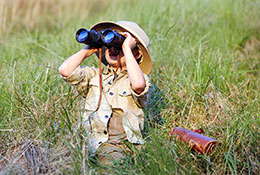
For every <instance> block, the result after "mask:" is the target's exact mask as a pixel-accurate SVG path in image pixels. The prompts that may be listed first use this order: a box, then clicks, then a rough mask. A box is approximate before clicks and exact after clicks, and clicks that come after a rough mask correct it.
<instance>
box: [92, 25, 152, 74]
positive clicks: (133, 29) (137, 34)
mask: <svg viewBox="0 0 260 175" xmlns="http://www.w3.org/2000/svg"><path fill="white" fill-rule="evenodd" d="M91 29H95V30H96V31H101V30H103V29H112V30H114V31H116V32H119V31H121V32H129V33H130V34H131V35H132V36H133V37H134V38H135V39H136V42H137V46H138V47H139V48H140V50H141V52H142V60H141V61H140V62H139V66H140V68H141V69H142V71H143V73H145V74H146V75H148V74H149V73H150V72H151V70H152V58H151V56H150V53H149V38H148V36H147V35H146V33H145V32H144V31H143V30H142V29H141V27H139V26H138V25H137V24H136V23H134V22H130V21H119V22H111V21H104V22H99V23H97V24H95V25H93V26H92V27H91V28H90V30H91ZM104 52H105V49H104V48H103V49H102V62H103V63H104V64H105V65H107V62H106V59H105V54H104ZM97 55H98V53H97Z"/></svg>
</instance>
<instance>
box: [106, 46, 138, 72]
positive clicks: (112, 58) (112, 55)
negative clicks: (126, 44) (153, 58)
mask: <svg viewBox="0 0 260 175" xmlns="http://www.w3.org/2000/svg"><path fill="white" fill-rule="evenodd" d="M132 54H133V56H134V57H135V59H138V58H139V57H140V54H141V52H140V50H139V48H138V47H135V48H133V49H132ZM118 56H119V61H120V65H121V67H122V68H125V67H126V63H125V55H124V53H123V51H122V49H119V48H116V47H110V48H106V51H105V57H106V60H107V62H108V63H109V65H110V66H112V67H114V68H117V67H118V62H117V57H118Z"/></svg>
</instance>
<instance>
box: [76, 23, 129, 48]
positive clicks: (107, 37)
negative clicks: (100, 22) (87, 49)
mask: <svg viewBox="0 0 260 175" xmlns="http://www.w3.org/2000/svg"><path fill="white" fill-rule="evenodd" d="M75 38H76V40H77V41H78V42H79V43H84V44H87V45H90V46H93V47H96V48H101V47H102V46H106V47H118V48H119V47H121V46H122V44H123V42H124V40H125V37H123V36H122V35H120V34H119V33H117V32H115V31H114V30H112V29H105V30H102V31H96V30H94V29H91V30H90V31H88V30H87V29H85V28H80V29H79V30H78V31H77V32H76V36H75Z"/></svg>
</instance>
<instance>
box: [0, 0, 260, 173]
mask: <svg viewBox="0 0 260 175" xmlns="http://www.w3.org/2000/svg"><path fill="white" fill-rule="evenodd" d="M259 12H260V1H258V0H160V1H159V0H142V1H140V0H130V1H126V0H109V1H108V0H95V1H94V0H92V1H91V0H77V1H74V0H37V1H36V0H26V1H24V0H0V53H1V56H0V66H1V69H0V79H1V81H0V174H15V173H16V174H100V172H101V171H100V169H101V167H99V166H97V165H96V164H95V162H94V161H93V160H91V159H90V158H89V157H88V154H87V149H86V147H85V145H86V143H85V139H84V129H82V128H78V127H77V126H78V124H77V121H78V116H79V115H80V111H79V109H78V106H79V103H80V101H81V99H80V98H79V97H77V96H76V95H75V94H74V90H73V89H72V88H71V87H69V86H68V85H67V84H66V83H65V82H63V81H62V79H61V78H60V75H59V73H58V71H57V69H58V67H59V65H60V64H61V63H62V62H63V61H64V60H65V59H66V58H67V57H69V56H70V55H72V54H73V53H75V52H77V51H78V50H80V49H81V48H82V47H83V45H81V44H78V43H77V42H76V41H75V38H74V36H75V32H76V30H77V29H78V28H80V27H86V28H89V27H90V26H92V25H93V24H95V23H96V22H99V21H103V20H112V21H119V20H130V21H135V22H137V23H138V24H139V25H140V26H141V27H142V28H143V29H144V30H145V32H146V33H147V35H148V36H149V37H150V42H151V44H150V49H151V54H152V56H153V60H154V62H153V71H152V73H151V75H150V78H151V80H152V83H153V88H152V90H153V94H152V97H151V100H150V103H149V105H148V106H147V108H146V109H145V114H146V131H145V135H146V138H147V142H146V144H145V147H144V148H143V149H142V150H140V151H139V152H138V154H137V155H136V156H129V157H128V158H127V159H126V161H125V163H124V164H122V165H121V164H118V165H115V167H113V168H112V167H106V171H108V172H110V174H259V173H260V170H259V169H260V166H259V165H260V163H259V161H260V147H259V140H260V132H259V131H260V129H259V128H260V119H259V115H260V100H259V99H260V98H259V90H260V89H259V88H260V87H259V86H260V80H259V77H260V20H259V19H260V13H259ZM84 64H87V65H94V66H97V59H96V58H94V57H93V58H90V59H88V60H87V61H85V62H84ZM174 126H180V127H184V128H187V129H197V128H203V129H204V130H205V135H207V136H209V137H212V138H214V139H217V140H219V141H220V143H221V144H219V145H218V147H217V148H216V149H215V150H214V152H213V153H212V154H211V155H201V154H199V153H196V152H193V151H191V150H190V149H189V147H188V146H186V145H184V144H183V143H179V142H175V141H170V139H169V136H168V132H169V131H170V130H171V128H172V127H174Z"/></svg>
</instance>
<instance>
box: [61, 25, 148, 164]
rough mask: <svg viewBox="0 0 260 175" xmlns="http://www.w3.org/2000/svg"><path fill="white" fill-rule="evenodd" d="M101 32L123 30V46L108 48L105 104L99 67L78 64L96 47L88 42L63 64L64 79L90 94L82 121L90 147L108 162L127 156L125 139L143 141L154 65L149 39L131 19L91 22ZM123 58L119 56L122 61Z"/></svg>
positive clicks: (104, 56)
mask: <svg viewBox="0 0 260 175" xmlns="http://www.w3.org/2000/svg"><path fill="white" fill-rule="evenodd" d="M91 29H95V30H96V31H101V30H103V29H112V30H114V31H116V32H117V33H119V34H120V35H123V36H124V37H125V40H124V42H123V44H122V48H119V49H118V48H116V47H113V46H112V47H103V48H102V62H103V63H104V64H105V65H106V67H105V68H104V69H103V70H102V94H101V95H102V96H101V105H100V107H99V108H98V110H97V111H96V109H97V105H98V101H99V98H100V87H99V71H98V69H97V68H94V67H79V65H80V64H81V62H82V61H83V60H84V59H86V58H87V57H89V56H91V55H92V54H93V53H96V54H97V55H99V53H98V49H97V48H93V47H91V46H89V45H86V46H85V47H84V48H83V49H82V50H80V51H79V52H77V53H75V54H74V55H72V56H71V57H69V58H68V59H67V60H65V61H64V62H63V63H62V65H61V66H60V67H59V72H60V74H61V75H62V77H63V79H64V80H65V81H67V82H68V83H69V84H71V85H74V86H75V87H76V88H77V91H78V92H79V93H82V94H83V97H84V98H85V105H84V111H83V112H84V114H83V124H84V127H85V128H86V131H87V133H88V143H89V146H88V150H89V151H90V153H91V154H92V155H93V153H95V154H96V156H97V158H98V159H99V161H100V162H101V163H103V164H112V162H113V161H117V160H119V159H121V158H123V157H124V156H125V155H126V154H127V152H129V149H128V148H127V146H126V144H125V143H126V142H130V143H133V144H137V145H138V144H143V143H144V141H143V138H142V134H141V131H142V130H143V123H144V113H143V111H142V108H143V107H144V106H145V105H146V103H147V100H148V96H149V93H148V92H149V86H150V83H149V79H148V76H147V75H148V74H149V73H150V71H151V68H152V59H151V57H150V54H149V51H148V46H149V38H148V37H147V35H146V34H145V32H144V31H143V30H142V29H141V28H140V27H139V26H138V25H137V24H136V23H133V22H129V21H120V22H116V23H115V22H100V23H97V24H95V25H94V26H92V27H91ZM118 57H119V61H118Z"/></svg>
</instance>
